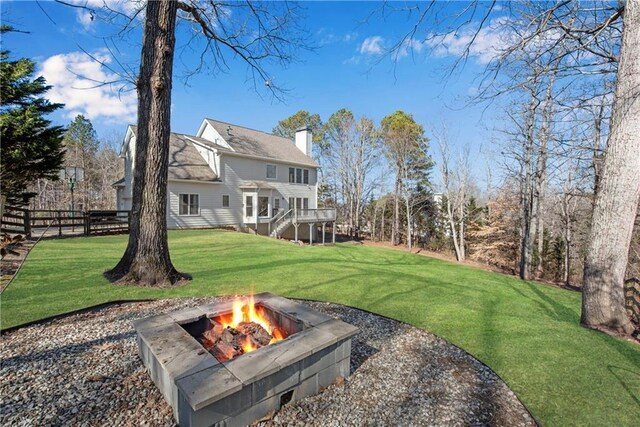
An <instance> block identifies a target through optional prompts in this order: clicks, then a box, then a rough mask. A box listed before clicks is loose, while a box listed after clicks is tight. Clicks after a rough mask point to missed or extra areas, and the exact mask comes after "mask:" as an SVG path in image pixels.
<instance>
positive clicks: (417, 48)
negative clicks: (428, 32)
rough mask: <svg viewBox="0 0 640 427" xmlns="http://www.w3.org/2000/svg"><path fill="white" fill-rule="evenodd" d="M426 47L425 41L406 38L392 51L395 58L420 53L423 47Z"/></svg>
mask: <svg viewBox="0 0 640 427" xmlns="http://www.w3.org/2000/svg"><path fill="white" fill-rule="evenodd" d="M426 48H427V43H426V42H422V41H420V40H416V39H413V38H411V39H407V40H405V41H404V42H403V43H402V45H401V46H399V47H398V49H397V50H396V51H395V53H394V57H395V59H396V60H398V59H401V58H404V57H405V56H409V54H413V53H417V54H421V53H422V51H423V50H424V49H426Z"/></svg>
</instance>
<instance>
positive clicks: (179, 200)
mask: <svg viewBox="0 0 640 427" xmlns="http://www.w3.org/2000/svg"><path fill="white" fill-rule="evenodd" d="M182 196H187V197H188V203H187V213H186V214H183V213H180V205H181V203H182ZM191 196H198V212H196V213H193V212H191ZM178 216H200V193H178Z"/></svg>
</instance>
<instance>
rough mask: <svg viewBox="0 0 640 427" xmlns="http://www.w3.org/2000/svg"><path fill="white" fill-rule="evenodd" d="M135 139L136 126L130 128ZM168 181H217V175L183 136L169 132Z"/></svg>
mask: <svg viewBox="0 0 640 427" xmlns="http://www.w3.org/2000/svg"><path fill="white" fill-rule="evenodd" d="M131 130H132V131H133V135H134V136H136V137H137V134H138V130H137V126H133V125H132V126H131ZM169 179H191V180H196V181H219V179H218V175H216V173H215V172H213V170H212V169H211V168H210V167H209V164H208V163H207V162H206V161H205V160H204V158H202V156H201V155H200V153H199V152H198V150H196V148H195V147H194V146H193V143H192V142H191V141H189V140H188V139H187V137H186V136H185V135H180V134H177V133H173V132H171V136H170V139H169Z"/></svg>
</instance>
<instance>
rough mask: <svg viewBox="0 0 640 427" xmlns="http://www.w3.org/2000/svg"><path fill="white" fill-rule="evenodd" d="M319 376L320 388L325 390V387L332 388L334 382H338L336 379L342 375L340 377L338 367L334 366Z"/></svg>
mask: <svg viewBox="0 0 640 427" xmlns="http://www.w3.org/2000/svg"><path fill="white" fill-rule="evenodd" d="M317 376H318V387H319V388H320V389H323V388H325V387H328V386H330V385H331V384H333V383H334V382H336V378H338V377H339V376H341V375H340V370H339V369H338V366H337V365H335V364H334V365H331V366H329V367H327V368H325V369H323V370H322V371H320V372H318V374H317Z"/></svg>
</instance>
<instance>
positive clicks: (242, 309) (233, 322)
mask: <svg viewBox="0 0 640 427" xmlns="http://www.w3.org/2000/svg"><path fill="white" fill-rule="evenodd" d="M216 320H217V321H218V322H219V323H220V324H221V325H222V327H223V328H227V327H231V328H236V327H237V326H238V325H239V324H240V323H243V322H246V323H248V322H253V323H257V324H258V325H260V326H262V327H263V328H264V329H265V330H266V331H267V332H269V334H270V335H271V336H272V338H271V341H270V342H269V344H273V343H275V342H278V341H281V340H283V339H285V338H286V336H285V334H284V333H283V332H282V330H280V329H279V328H278V327H277V326H276V325H272V324H271V320H270V319H269V316H268V314H267V313H266V311H265V310H264V308H262V307H261V306H259V305H258V306H256V303H255V301H254V298H253V295H251V296H249V298H248V299H245V298H236V299H235V300H234V301H233V310H232V313H231V314H230V315H225V316H220V317H219V318H218V319H216ZM240 345H241V346H242V350H243V351H244V352H245V353H248V352H250V351H254V350H257V349H258V348H259V345H256V343H255V342H254V341H253V340H252V339H251V338H250V337H246V338H245V339H243V341H242V342H241V343H240Z"/></svg>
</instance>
